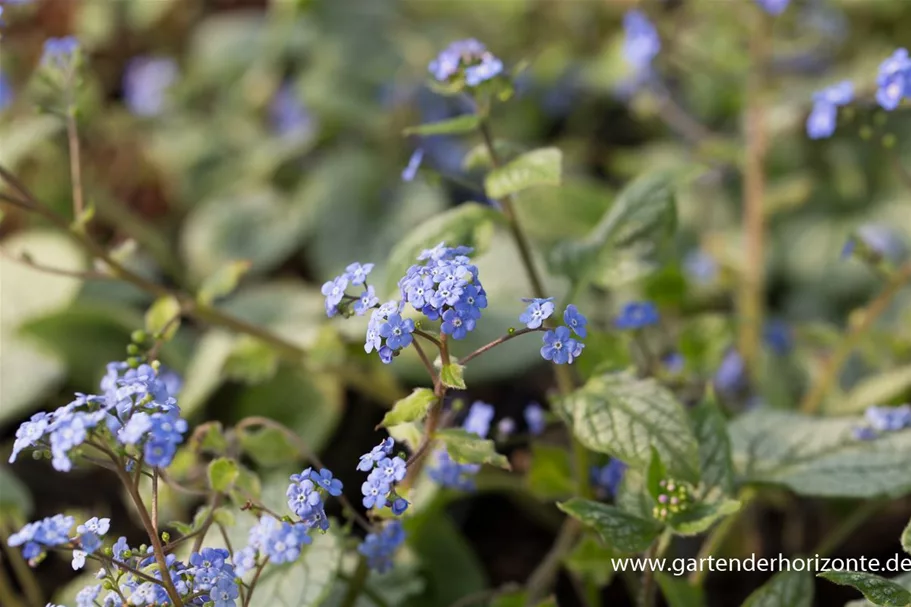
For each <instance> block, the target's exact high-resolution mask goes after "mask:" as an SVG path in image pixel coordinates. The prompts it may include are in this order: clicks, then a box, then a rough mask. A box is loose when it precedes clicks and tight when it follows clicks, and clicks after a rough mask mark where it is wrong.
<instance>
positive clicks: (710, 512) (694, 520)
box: [668, 499, 740, 535]
mask: <svg viewBox="0 0 911 607" xmlns="http://www.w3.org/2000/svg"><path fill="white" fill-rule="evenodd" d="M738 510H740V502H738V501H737V500H730V499H726V500H723V501H720V502H716V503H711V504H695V505H693V506H690V507H689V508H688V509H686V510H684V511H683V512H680V513H678V514H674V515H672V516H671V517H670V518H669V519H668V525H669V526H670V527H671V528H672V529H673V530H674V532H676V533H677V534H678V535H697V534H699V533H702V532H703V531H706V530H708V528H709V527H711V526H712V525H713V524H714V523H715V521H717V520H719V519H721V518H723V517H725V516H729V515H731V514H734V513H735V512H737V511H738Z"/></svg>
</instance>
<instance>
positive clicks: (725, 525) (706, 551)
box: [689, 487, 756, 586]
mask: <svg viewBox="0 0 911 607" xmlns="http://www.w3.org/2000/svg"><path fill="white" fill-rule="evenodd" d="M755 497H756V492H755V490H753V489H751V488H749V487H747V488H744V489H742V490H741V491H740V494H739V495H738V496H737V498H738V499H739V500H740V510H738V511H737V512H736V513H734V514H732V515H731V516H728V517H727V518H725V519H724V520H722V521H721V522H720V523H718V524H717V525H716V526H715V528H714V529H712V531H711V532H710V533H709V535H708V537H706V538H705V541H704V542H703V543H702V546H701V547H700V548H699V553H698V554H697V555H696V558H697V559H699V560H700V561H701V560H702V559H704V558H708V557H709V556H711V555H713V554H715V553H716V552H718V550H719V549H720V548H721V545H722V544H723V543H724V540H726V539H727V537H728V534H729V533H730V532H731V531H732V530H733V529H734V527H735V526H736V525H737V522H738V521H739V520H740V517H741V516H743V514H744V513H745V512H746V511H747V505H748V504H749V503H750V502H752V501H753V499H754V498H755ZM707 574H708V570H703V569H702V568H701V567H700V568H699V570H698V571H694V572H692V573H690V577H689V581H690V584H692V585H694V586H701V585H702V583H703V582H704V581H705V576H706V575H707Z"/></svg>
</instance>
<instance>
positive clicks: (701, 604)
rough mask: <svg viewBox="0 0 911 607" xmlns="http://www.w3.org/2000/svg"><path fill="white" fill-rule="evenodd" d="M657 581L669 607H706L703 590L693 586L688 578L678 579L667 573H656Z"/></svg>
mask: <svg viewBox="0 0 911 607" xmlns="http://www.w3.org/2000/svg"><path fill="white" fill-rule="evenodd" d="M655 581H657V582H658V586H659V587H660V588H661V594H662V595H663V596H664V600H666V601H667V604H668V607H705V596H703V593H702V588H700V587H698V586H693V585H691V584H690V583H689V582H688V581H687V579H686V578H677V577H674V576H671V575H667V574H665V573H661V572H658V573H655Z"/></svg>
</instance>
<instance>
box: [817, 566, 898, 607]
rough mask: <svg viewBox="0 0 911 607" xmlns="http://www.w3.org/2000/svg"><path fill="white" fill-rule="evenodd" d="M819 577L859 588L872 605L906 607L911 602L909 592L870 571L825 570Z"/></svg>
mask: <svg viewBox="0 0 911 607" xmlns="http://www.w3.org/2000/svg"><path fill="white" fill-rule="evenodd" d="M819 577H821V578H825V579H827V580H829V581H830V582H834V583H836V584H840V585H842V586H851V587H852V588H856V589H858V590H860V591H861V592H862V593H863V595H864V597H866V599H867V600H868V601H870V602H871V603H873V604H874V605H883V606H885V607H907V605H908V604H909V603H911V592H908V591H907V590H905V589H904V588H902V587H901V586H899V585H898V584H896V583H895V582H893V581H892V580H887V579H885V578H882V577H880V576H878V575H873V574H872V573H865V572H862V571H825V572H823V573H820V574H819Z"/></svg>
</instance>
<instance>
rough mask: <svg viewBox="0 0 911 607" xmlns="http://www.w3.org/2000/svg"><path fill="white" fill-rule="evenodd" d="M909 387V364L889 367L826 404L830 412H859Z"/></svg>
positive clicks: (883, 401)
mask: <svg viewBox="0 0 911 607" xmlns="http://www.w3.org/2000/svg"><path fill="white" fill-rule="evenodd" d="M908 388H911V365H907V366H904V367H899V368H898V369H890V370H889V371H885V372H883V373H878V374H876V375H873V376H872V377H869V378H867V379H864V380H863V381H861V382H859V383H858V384H857V385H856V386H854V387H853V388H852V389H851V391H850V392H848V394H847V395H846V396H845V397H844V398H843V399H840V400H836V401H835V402H833V403H831V404H830V405H827V407H826V411H828V412H831V413H861V412H863V411H864V410H865V409H866V408H867V407H869V406H871V405H881V404H882V403H885V402H888V401H890V400H892V399H893V398H896V397H898V396H900V395H901V394H902V393H904V392H906V391H907V390H908Z"/></svg>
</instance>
